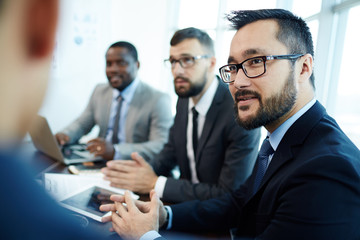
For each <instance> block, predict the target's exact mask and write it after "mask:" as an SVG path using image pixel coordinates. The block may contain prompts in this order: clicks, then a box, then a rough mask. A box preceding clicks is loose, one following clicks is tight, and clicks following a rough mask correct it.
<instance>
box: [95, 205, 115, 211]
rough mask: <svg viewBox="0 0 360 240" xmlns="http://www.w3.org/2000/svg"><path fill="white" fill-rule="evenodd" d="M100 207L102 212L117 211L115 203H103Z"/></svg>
mask: <svg viewBox="0 0 360 240" xmlns="http://www.w3.org/2000/svg"><path fill="white" fill-rule="evenodd" d="M99 209H100V211H102V212H110V211H113V212H114V211H116V207H115V205H114V204H103V205H100V207H99Z"/></svg>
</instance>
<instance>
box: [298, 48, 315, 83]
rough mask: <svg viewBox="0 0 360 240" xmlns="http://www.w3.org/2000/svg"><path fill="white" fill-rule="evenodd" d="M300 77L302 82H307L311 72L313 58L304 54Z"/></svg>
mask: <svg viewBox="0 0 360 240" xmlns="http://www.w3.org/2000/svg"><path fill="white" fill-rule="evenodd" d="M301 63H302V65H301V72H300V76H301V79H303V80H308V79H309V78H310V76H311V74H312V72H313V58H312V56H311V55H310V54H305V55H304V56H303V57H302V61H301Z"/></svg>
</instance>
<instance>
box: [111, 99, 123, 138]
mask: <svg viewBox="0 0 360 240" xmlns="http://www.w3.org/2000/svg"><path fill="white" fill-rule="evenodd" d="M117 101H118V105H117V108H116V115H115V119H114V127H113V135H112V143H113V144H116V143H119V138H118V134H119V120H120V112H121V105H122V101H123V98H122V97H121V95H119V96H118V97H117Z"/></svg>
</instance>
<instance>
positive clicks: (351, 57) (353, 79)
mask: <svg viewBox="0 0 360 240" xmlns="http://www.w3.org/2000/svg"><path fill="white" fill-rule="evenodd" d="M359 22H360V6H357V7H354V8H352V9H350V11H349V16H348V22H347V28H346V35H345V42H344V50H343V55H342V61H341V65H340V77H339V82H338V87H337V97H336V101H335V116H334V117H335V119H336V120H337V122H338V123H339V125H340V127H341V128H342V129H343V131H344V132H345V133H346V134H347V135H348V136H349V137H350V138H351V140H352V141H353V142H354V143H355V144H356V145H357V147H360V105H359V102H360V80H359V77H358V76H359V73H358V69H359V64H360V61H359V59H360V45H359V43H360V35H359V34H358V30H357V29H358V27H359V26H358V25H359Z"/></svg>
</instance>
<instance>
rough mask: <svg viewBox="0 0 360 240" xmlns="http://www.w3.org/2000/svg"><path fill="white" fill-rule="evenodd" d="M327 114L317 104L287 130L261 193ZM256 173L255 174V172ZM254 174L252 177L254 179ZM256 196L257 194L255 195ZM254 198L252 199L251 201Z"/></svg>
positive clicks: (266, 174)
mask: <svg viewBox="0 0 360 240" xmlns="http://www.w3.org/2000/svg"><path fill="white" fill-rule="evenodd" d="M325 114H326V111H325V109H324V108H323V106H322V105H321V104H320V103H319V102H316V103H315V104H314V106H312V107H311V108H310V109H309V110H308V111H307V112H305V113H304V114H303V115H302V116H301V117H300V118H299V119H298V120H296V121H295V123H294V124H293V125H292V126H291V127H290V128H289V129H288V130H287V132H286V133H285V135H284V137H283V138H282V140H281V141H280V144H279V146H278V148H277V149H276V152H275V153H274V156H273V158H272V160H271V162H270V164H269V167H268V169H267V170H266V172H265V175H264V178H263V180H262V182H261V184H260V186H259V190H258V192H259V191H261V189H262V188H263V187H264V186H265V185H267V183H268V182H269V181H270V180H271V178H272V177H273V175H274V174H275V173H276V171H277V170H278V169H279V168H281V166H282V165H284V164H285V163H287V162H288V161H291V159H293V156H294V155H296V152H297V151H296V148H297V146H299V145H301V144H302V143H303V142H304V141H305V139H306V137H307V135H308V134H309V132H310V131H311V129H312V128H313V127H314V125H315V124H317V123H318V122H319V121H320V119H321V118H322V117H323V116H324V115H325ZM253 173H254V172H253ZM253 175H254V174H252V175H251V177H252V178H253V177H254V176H253ZM253 183H254V180H253V179H252V181H251V184H250V185H251V186H250V189H252V187H253ZM255 195H256V194H255ZM251 198H252V197H250V199H251Z"/></svg>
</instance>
